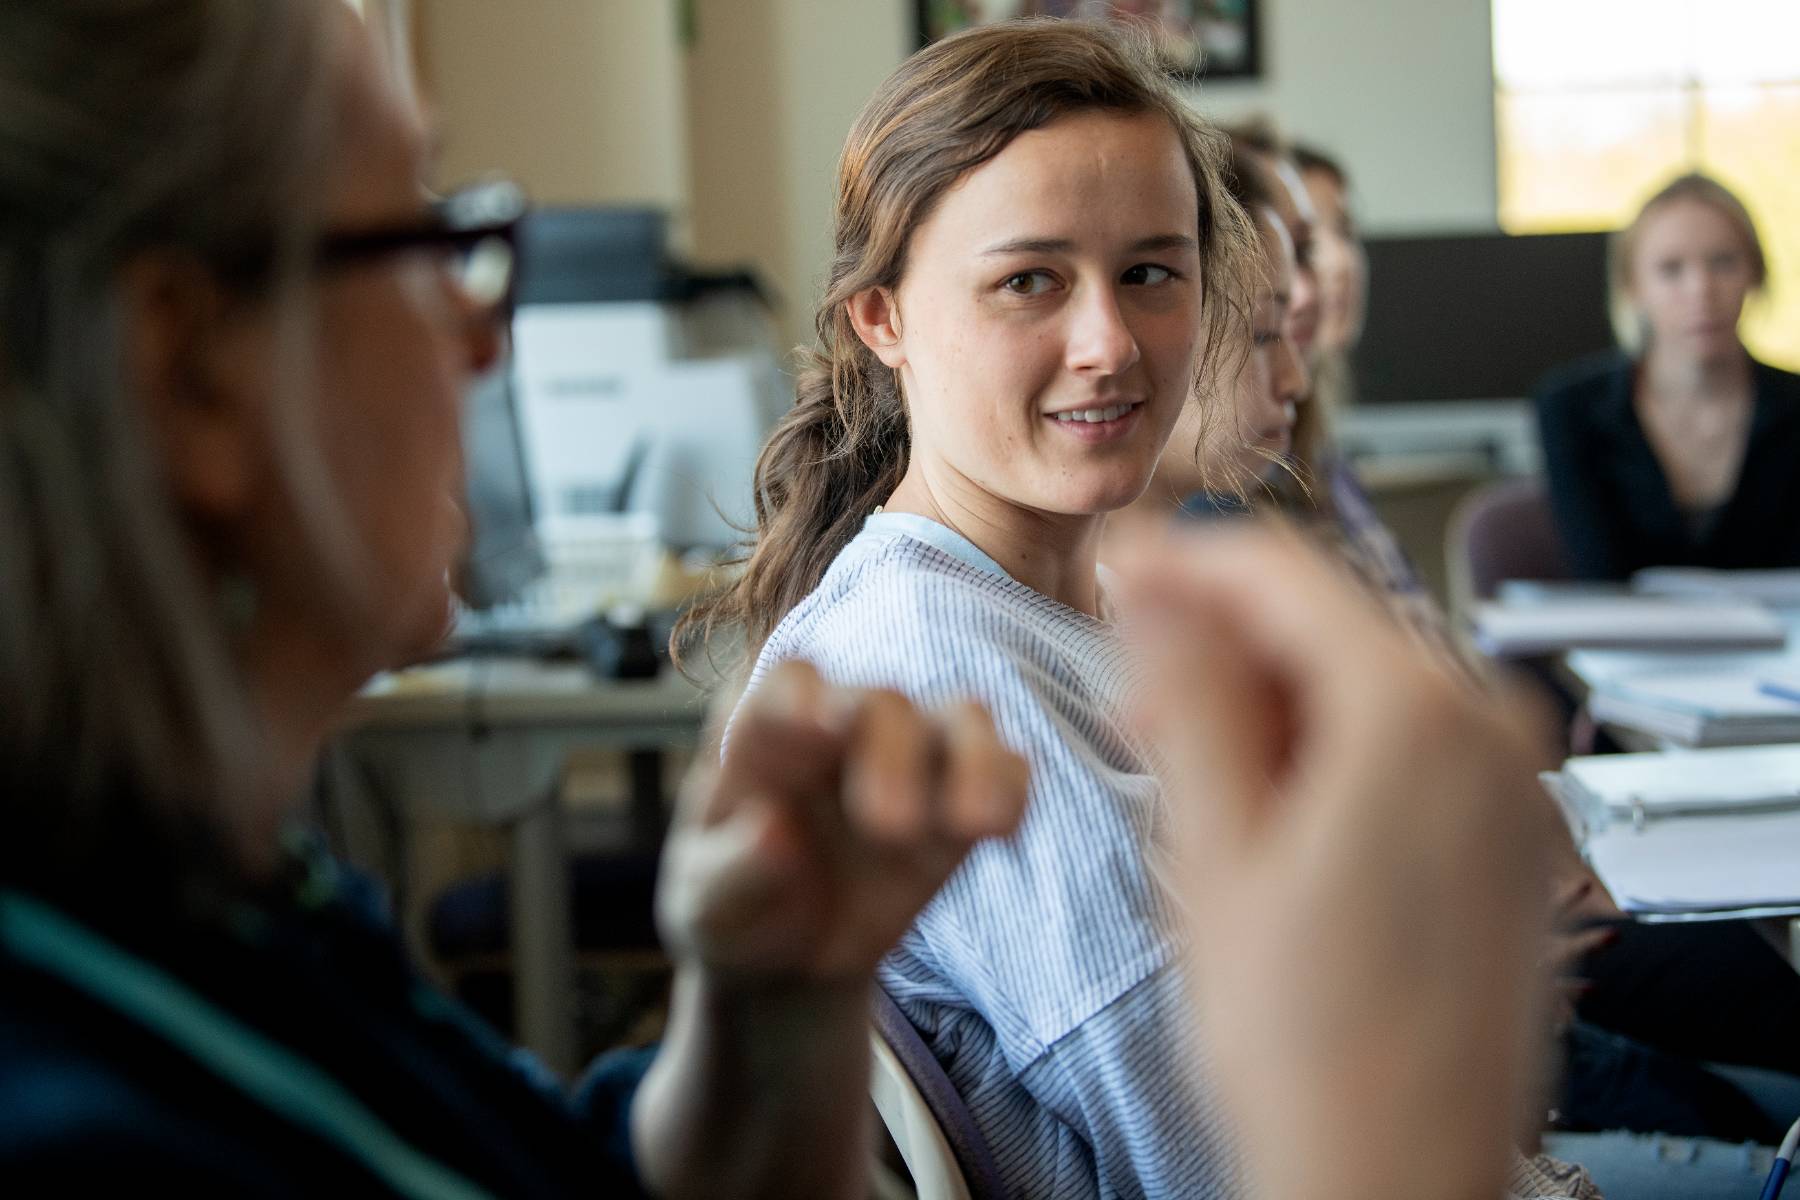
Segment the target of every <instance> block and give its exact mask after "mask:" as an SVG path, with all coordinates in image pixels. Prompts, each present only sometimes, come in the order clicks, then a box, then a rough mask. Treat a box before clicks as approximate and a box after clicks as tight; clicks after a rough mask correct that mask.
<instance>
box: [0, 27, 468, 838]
mask: <svg viewBox="0 0 1800 1200" xmlns="http://www.w3.org/2000/svg"><path fill="white" fill-rule="evenodd" d="M0 45H4V46H6V47H7V48H8V53H7V54H6V56H5V57H4V59H3V60H0V88H3V89H4V92H5V94H7V95H8V97H9V103H7V104H6V105H4V106H0V209H3V210H4V211H5V212H6V213H7V218H6V220H5V221H4V222H3V223H0V455H4V457H5V465H4V468H3V469H0V562H4V564H5V567H4V570H3V571H0V692H4V694H5V695H7V696H8V697H9V701H8V708H9V712H8V714H7V720H6V722H5V724H4V726H0V772H4V773H5V778H4V782H3V784H0V787H4V794H5V795H8V796H9V797H11V796H26V797H46V798H47V800H46V801H45V804H44V806H42V807H40V808H38V809H37V810H35V811H32V812H28V813H22V814H20V815H21V817H22V819H23V820H24V821H25V823H26V824H27V826H31V827H35V828H36V829H38V831H39V832H40V833H42V834H43V835H44V836H46V837H49V838H52V839H61V840H63V841H65V842H67V843H68V844H69V845H70V846H71V847H72V848H73V849H74V852H79V847H80V845H81V844H83V843H84V842H86V841H90V840H94V839H98V838H102V837H104V836H106V835H107V833H109V832H111V831H116V830H118V829H120V828H123V827H134V826H137V825H141V826H143V827H146V828H150V829H154V830H156V831H159V832H160V833H162V834H166V835H169V836H173V837H179V838H181V839H183V840H184V841H192V842H195V843H204V845H202V846H199V847H198V848H197V851H196V852H197V853H217V852H221V851H222V852H223V855H222V858H223V860H224V861H226V862H229V863H230V865H231V869H236V868H242V867H250V868H254V867H255V866H256V865H257V864H258V860H259V857H260V856H261V855H263V854H265V853H266V851H267V849H268V847H269V844H270V835H271V834H272V832H273V826H274V825H275V824H276V823H277V822H278V820H279V817H280V813H279V812H278V811H276V810H277V809H278V807H279V806H280V805H281V804H282V803H284V802H285V795H286V788H287V786H288V785H289V784H291V783H292V782H293V776H294V775H295V774H297V772H298V770H299V769H300V762H299V761H295V760H303V759H304V758H305V757H306V756H307V755H308V753H309V752H310V749H311V747H312V745H313V739H314V738H316V737H317V736H318V735H319V734H320V733H321V732H322V731H323V728H324V726H325V724H326V723H327V722H328V720H329V719H330V714H331V712H332V710H334V709H335V708H336V707H337V705H338V704H339V703H341V701H342V700H343V699H344V698H345V697H346V696H347V695H348V694H349V693H350V692H351V691H352V690H354V688H355V687H356V686H357V685H358V684H359V683H360V682H361V681H362V680H363V679H364V678H366V677H367V675H368V674H370V673H371V672H372V671H374V670H377V669H379V668H381V667H382V666H385V665H389V664H390V663H392V662H393V661H395V660H396V659H398V658H400V657H403V656H404V655H406V654H408V653H409V652H411V651H413V650H414V649H416V648H417V647H419V646H421V645H423V644H426V643H428V642H429V641H430V639H432V638H433V637H435V636H436V635H437V633H438V631H440V630H441V629H442V628H443V624H444V620H445V613H446V611H447V609H446V605H447V593H446V591H445V576H446V572H447V571H448V569H449V568H450V567H451V565H452V563H453V560H454V556H455V554H456V552H457V549H458V546H459V542H460V538H461V535H462V529H461V518H460V517H459V516H458V514H457V511H456V497H457V496H458V495H459V493H460V462H459V439H458V434H457V406H458V403H459V390H460V389H461V387H462V386H463V384H464V382H465V381H466V379H467V377H468V375H469V373H470V371H472V370H474V369H477V368H479V367H480V366H482V365H484V364H485V363H486V362H487V360H488V359H490V358H491V356H492V355H493V353H494V342H493V334H492V333H491V332H489V330H488V327H487V326H486V324H485V323H484V322H482V321H479V320H477V319H476V314H475V313H474V312H473V310H472V308H471V307H470V305H469V303H468V301H467V299H466V297H464V296H463V295H461V294H460V293H459V292H458V291H457V289H456V288H455V287H454V286H452V285H451V284H450V282H449V279H448V277H447V276H446V275H445V273H444V270H443V261H442V259H441V257H438V256H436V255H432V254H426V253H422V252H416V251H415V252H408V251H396V252H393V253H365V254H362V255H359V256H357V257H355V258H352V259H346V260H344V261H341V262H337V263H335V264H333V265H330V266H326V265H324V264H323V260H322V258H321V247H322V246H323V245H324V244H325V243H326V240H327V239H328V237H329V236H330V235H334V234H352V233H356V232H359V231H367V230H372V229H376V228H384V229H385V228H391V227H395V226H399V225H405V224H418V223H420V222H422V221H423V220H424V219H425V218H426V209H425V206H424V201H423V193H422V190H421V183H422V173H423V171H424V168H425V157H426V148H425V145H424V141H423V138H422V135H421V131H420V129H419V126H418V123H417V120H416V117H415V115H414V113H413V111H412V109H411V108H410V107H409V105H408V104H407V103H406V102H405V101H404V100H403V98H402V97H401V96H399V95H398V94H397V93H396V92H395V91H394V90H393V89H392V88H390V87H389V85H388V84H387V82H386V77H385V75H384V73H383V71H382V70H381V69H380V66H379V64H378V63H377V61H376V58H375V55H374V53H373V52H372V50H371V48H370V46H369V43H368V42H367V40H366V38H365V36H364V33H363V31H362V29H361V26H360V23H359V22H358V21H356V19H355V18H354V17H353V16H351V15H350V14H349V11H348V9H347V8H345V7H344V6H342V5H337V4H321V3H317V2H316V0H259V2H258V3H256V4H244V3H242V2H241V0H183V2H171V3H164V4H157V5H144V4H142V3H139V2H137V0H84V2H83V3H80V4H69V3H61V2H57V3H51V2H48V0H45V2H42V3H25V4H13V5H8V6H6V7H5V8H4V9H0ZM15 784H16V785H17V786H9V785H15Z"/></svg>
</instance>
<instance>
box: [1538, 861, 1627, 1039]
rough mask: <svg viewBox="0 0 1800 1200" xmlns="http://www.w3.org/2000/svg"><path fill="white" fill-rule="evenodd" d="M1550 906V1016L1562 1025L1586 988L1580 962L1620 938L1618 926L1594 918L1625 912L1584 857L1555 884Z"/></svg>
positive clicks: (1609, 917) (1616, 916)
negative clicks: (1552, 987) (1553, 982)
mask: <svg viewBox="0 0 1800 1200" xmlns="http://www.w3.org/2000/svg"><path fill="white" fill-rule="evenodd" d="M1551 909H1552V919H1553V922H1554V923H1553V926H1552V928H1551V930H1550V935H1549V947H1548V950H1547V951H1546V953H1545V963H1546V965H1547V966H1548V968H1549V969H1550V971H1551V972H1552V973H1553V974H1554V976H1555V978H1556V996H1555V1009H1554V1011H1553V1013H1552V1019H1553V1022H1554V1024H1555V1026H1556V1028H1557V1029H1558V1030H1560V1029H1563V1028H1564V1027H1566V1026H1567V1025H1568V1024H1569V1023H1570V1022H1572V1021H1573V1020H1574V1019H1575V1007H1576V1005H1578V1004H1579V1003H1580V1002H1581V997H1582V996H1583V995H1585V994H1586V992H1587V990H1588V987H1589V984H1588V982H1587V980H1586V979H1585V978H1584V977H1583V976H1582V975H1581V967H1582V964H1583V963H1585V962H1586V961H1587V960H1588V959H1589V958H1591V957H1592V956H1593V955H1595V954H1598V953H1599V952H1600V951H1602V950H1604V949H1606V948H1607V947H1608V946H1610V945H1612V944H1613V943H1614V942H1616V941H1618V940H1619V931H1618V930H1617V929H1616V928H1614V927H1613V926H1611V925H1606V924H1601V925H1597V924H1595V922H1602V921H1616V920H1618V919H1619V918H1621V917H1623V916H1624V912H1623V910H1621V909H1620V908H1619V906H1618V905H1617V904H1616V903H1615V902H1614V901H1613V898H1612V894H1611V893H1610V892H1608V891H1607V890H1606V885H1605V884H1603V883H1601V882H1600V877H1599V876H1597V875H1595V874H1594V872H1593V868H1591V867H1589V866H1588V865H1587V864H1585V863H1583V864H1581V865H1580V867H1579V869H1577V870H1575V871H1573V872H1572V873H1570V874H1569V875H1568V876H1567V877H1566V878H1564V879H1563V880H1562V881H1561V882H1559V883H1557V884H1556V886H1555V888H1554V892H1553V898H1552V902H1551Z"/></svg>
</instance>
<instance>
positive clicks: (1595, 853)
mask: <svg viewBox="0 0 1800 1200" xmlns="http://www.w3.org/2000/svg"><path fill="white" fill-rule="evenodd" d="M1588 859H1589V861H1590V862H1592V863H1593V865H1594V870H1595V871H1596V872H1597V873H1598V874H1599V876H1600V878H1601V879H1602V880H1603V881H1604V882H1605V883H1606V886H1607V889H1608V890H1609V891H1611V892H1612V894H1613V898H1614V899H1616V900H1617V901H1618V902H1619V907H1621V908H1623V909H1624V910H1625V911H1626V912H1629V913H1633V914H1637V915H1639V916H1643V917H1646V918H1656V917H1665V918H1685V919H1689V920H1695V919H1703V918H1719V919H1724V918H1733V917H1741V916H1746V915H1749V914H1752V913H1756V914H1767V915H1775V914H1779V913H1800V811H1793V812H1768V813H1747V814H1739V815H1736V816H1730V817H1693V818H1688V819H1683V820H1678V821H1653V822H1651V823H1649V824H1647V825H1645V826H1644V827H1643V828H1642V829H1636V828H1633V827H1632V826H1630V825H1618V826H1613V827H1611V828H1609V829H1607V830H1606V831H1605V832H1603V833H1601V834H1598V835H1596V836H1595V837H1594V838H1592V839H1591V840H1590V841H1589V842H1588Z"/></svg>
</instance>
